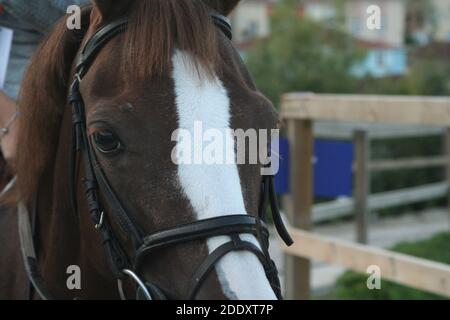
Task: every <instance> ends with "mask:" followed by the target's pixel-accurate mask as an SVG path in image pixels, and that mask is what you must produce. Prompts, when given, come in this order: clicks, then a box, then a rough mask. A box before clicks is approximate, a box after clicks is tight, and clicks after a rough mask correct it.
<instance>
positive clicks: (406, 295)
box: [334, 232, 450, 300]
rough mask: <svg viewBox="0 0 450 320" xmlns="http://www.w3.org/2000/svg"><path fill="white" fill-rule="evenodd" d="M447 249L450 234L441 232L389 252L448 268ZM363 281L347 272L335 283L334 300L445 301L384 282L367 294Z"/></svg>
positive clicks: (363, 279)
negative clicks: (431, 261) (440, 264)
mask: <svg viewBox="0 0 450 320" xmlns="http://www.w3.org/2000/svg"><path fill="white" fill-rule="evenodd" d="M449 247H450V232H444V233H440V234H438V235H435V236H434V237H432V238H430V239H427V240H424V241H418V242H402V243H400V244H397V245H395V246H394V247H393V248H392V250H393V251H396V252H401V253H405V254H409V255H412V256H416V257H421V258H425V259H428V260H433V261H438V262H442V263H446V264H450V250H449ZM381 272H383V271H381ZM381 276H383V273H381ZM366 281H367V276H365V275H362V274H359V273H355V272H350V271H349V272H346V273H344V274H343V275H342V276H341V277H340V278H339V279H338V280H337V283H336V288H335V291H334V296H335V297H336V298H337V299H355V300H356V299H357V300H369V299H370V300H372V299H375V300H380V299H382V300H399V299H402V300H406V299H446V297H442V296H438V295H435V294H431V293H428V292H424V291H421V290H417V289H413V288H410V287H407V286H403V285H399V284H396V283H393V282H390V281H384V280H382V281H381V290H369V289H367V286H366Z"/></svg>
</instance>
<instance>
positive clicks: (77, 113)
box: [19, 14, 292, 300]
mask: <svg viewBox="0 0 450 320" xmlns="http://www.w3.org/2000/svg"><path fill="white" fill-rule="evenodd" d="M211 17H212V19H213V21H214V23H215V25H216V26H217V27H218V28H220V29H221V30H222V32H223V33H224V34H225V35H226V36H227V37H228V38H230V39H231V37H232V31H231V26H230V24H229V21H228V19H227V18H226V17H223V16H221V15H218V14H212V15H211ZM127 23H128V20H127V19H125V18H124V19H120V20H117V21H115V22H113V23H110V24H108V25H106V26H104V27H103V28H101V29H100V30H99V31H97V32H96V33H95V34H94V35H93V36H92V37H91V38H90V39H89V40H88V41H87V42H86V44H85V45H84V47H83V49H82V50H81V51H80V53H79V55H78V58H77V64H76V75H75V80H74V82H73V84H72V86H71V89H70V94H69V103H70V105H71V106H72V124H73V126H72V127H73V136H72V137H73V139H72V155H71V159H72V161H71V180H72V181H71V188H72V190H71V194H72V204H73V207H74V209H75V210H76V211H77V207H76V203H77V199H76V192H75V189H76V171H77V170H76V168H77V167H78V163H77V159H78V158H80V157H81V159H82V162H83V167H84V179H83V181H82V183H83V186H84V191H85V199H86V201H87V205H88V209H89V213H90V216H91V218H92V221H93V223H94V225H95V228H96V229H97V231H98V232H99V234H100V236H101V238H102V244H103V246H104V249H105V252H106V256H107V257H108V262H109V265H110V268H111V271H112V272H113V274H114V276H115V277H116V279H118V286H119V293H120V296H121V298H122V299H126V297H125V294H124V290H123V281H124V280H126V279H127V278H130V279H132V280H133V281H134V282H135V283H136V285H137V287H138V290H137V298H143V299H155V300H158V299H161V300H162V299H166V298H167V295H166V293H165V292H163V291H162V290H161V289H160V288H158V287H157V286H156V285H154V284H152V283H146V282H145V281H143V280H142V279H141V278H140V276H139V273H140V271H141V269H142V266H143V261H144V259H145V257H148V256H149V255H150V254H152V253H153V252H155V251H157V250H161V249H164V248H167V247H170V246H173V245H175V244H179V243H186V242H191V241H195V240H206V239H209V238H212V237H217V236H228V237H229V238H230V241H229V242H226V243H225V244H223V245H221V246H219V247H218V248H217V249H215V250H214V251H213V252H212V253H211V254H209V255H208V256H207V258H206V259H205V260H204V261H203V262H202V263H201V264H200V266H199V267H198V269H197V271H196V272H195V273H194V275H193V277H192V279H191V281H190V284H189V291H188V292H189V295H188V297H187V298H188V299H194V298H195V297H196V295H197V293H198V291H199V289H200V288H201V286H202V284H203V282H204V281H205V279H206V277H207V276H208V274H209V273H210V272H211V271H212V270H213V269H214V267H215V265H216V264H217V263H218V261H219V260H220V259H221V258H222V257H224V256H225V255H226V254H227V253H230V252H232V251H249V252H252V253H254V254H255V255H256V257H257V258H258V259H259V260H260V261H261V263H262V265H263V266H264V270H265V272H266V276H267V278H268V280H269V282H270V284H271V286H272V288H273V290H274V292H275V294H276V295H277V297H278V298H280V299H281V289H280V282H279V278H278V272H277V269H276V266H275V264H274V262H273V261H272V260H271V258H270V256H269V252H268V245H269V243H268V238H269V233H268V230H267V227H266V211H267V210H266V209H267V208H268V206H269V205H270V207H271V211H272V215H273V221H274V225H275V227H276V229H277V231H278V233H279V234H280V236H281V238H282V239H283V240H284V242H285V243H286V244H287V245H290V244H292V239H291V238H290V236H289V234H288V232H287V230H286V228H285V226H284V225H283V222H282V219H281V216H280V213H279V211H278V207H277V203H276V196H275V190H274V185H273V176H264V177H263V183H262V197H261V201H260V207H259V214H258V217H253V216H250V215H226V216H220V217H217V218H211V219H206V220H199V221H195V222H193V223H189V224H184V225H178V226H175V227H172V228H168V229H165V230H161V231H158V232H156V233H153V234H150V235H145V234H144V232H143V231H142V230H141V229H140V228H139V226H138V225H137V224H136V223H135V221H134V220H133V218H132V216H130V215H129V214H128V212H127V210H125V208H124V206H123V205H122V203H121V201H120V200H119V198H118V197H117V195H116V194H115V192H114V189H113V187H112V186H111V184H110V183H109V181H108V179H107V177H106V175H105V174H104V172H103V170H102V168H101V165H100V164H99V162H98V161H97V159H96V156H95V152H94V150H93V147H92V143H91V141H90V139H89V136H88V133H87V128H86V114H85V104H84V101H83V98H82V96H81V93H80V84H81V82H82V80H83V78H84V76H85V75H86V74H87V72H88V71H89V68H90V66H91V65H92V63H93V62H94V60H95V58H96V56H97V54H98V53H99V52H100V50H101V49H102V48H103V47H104V46H105V45H106V44H107V43H108V41H109V40H111V39H112V38H113V37H115V36H116V35H118V34H119V33H121V32H123V31H124V30H125V29H126V27H127ZM100 193H101V194H102V196H103V197H104V199H105V200H106V202H107V204H108V205H107V207H108V208H110V210H109V211H108V214H106V210H107V209H106V207H105V206H104V205H102V203H101V200H100ZM19 211H20V210H19ZM110 221H114V225H115V226H118V227H119V229H120V231H121V233H122V234H123V235H124V236H126V237H127V238H128V240H129V242H130V243H131V246H132V248H133V250H134V251H133V252H134V256H132V257H128V256H127V255H126V254H125V250H124V249H123V247H122V245H121V243H120V242H119V240H118V237H116V235H115V233H114V232H113V229H112V226H111V223H110ZM19 225H20V224H19ZM28 229H29V228H28ZM22 233H23V232H22ZM240 234H252V235H254V236H255V237H256V238H257V239H258V241H259V245H260V248H259V247H258V246H256V245H255V244H253V243H251V242H249V241H244V240H241V238H240V237H239V235H240ZM25 238H27V237H25ZM21 241H22V244H23V242H24V240H23V237H22V236H21ZM22 246H23V245H22ZM24 256H25V262H26V266H27V271H29V272H28V275H29V277H30V280H31V283H32V284H33V285H34V287H35V289H36V291H37V292H38V293H39V294H40V295H41V297H42V298H44V299H45V298H47V299H48V298H50V297H49V295H48V294H46V293H43V292H46V291H45V290H43V289H42V288H40V287H41V285H40V283H41V282H42V281H37V280H40V279H36V278H38V277H37V276H36V274H37V271H36V268H32V270H31V272H30V265H29V261H30V257H29V256H27V254H24ZM27 264H28V265H27Z"/></svg>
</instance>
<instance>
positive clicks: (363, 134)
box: [354, 130, 370, 244]
mask: <svg viewBox="0 0 450 320" xmlns="http://www.w3.org/2000/svg"><path fill="white" fill-rule="evenodd" d="M354 142H355V174H354V176H355V190H354V195H355V221H356V240H357V241H358V242H359V243H363V244H367V242H368V220H369V219H368V215H369V209H368V197H369V194H370V172H369V169H368V163H369V161H370V156H369V154H370V150H369V148H370V146H369V139H368V135H367V131H366V130H356V131H355V136H354Z"/></svg>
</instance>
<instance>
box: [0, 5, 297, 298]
mask: <svg viewBox="0 0 450 320" xmlns="http://www.w3.org/2000/svg"><path fill="white" fill-rule="evenodd" d="M238 3H239V0H140V1H131V0H115V1H112V0H94V1H92V3H91V4H90V5H88V6H85V7H83V8H82V10H81V26H80V28H79V29H74V30H72V29H69V28H68V27H67V23H66V19H67V17H64V18H62V19H61V20H60V21H59V22H58V23H57V25H56V26H55V28H54V29H53V31H52V32H50V34H49V35H48V36H47V37H46V38H45V40H44V41H43V42H42V44H41V45H40V46H39V48H38V49H37V51H36V53H35V55H34V57H33V58H32V61H31V63H30V66H29V68H28V70H27V72H26V75H25V79H24V82H23V87H22V91H21V95H20V101H19V107H20V110H21V116H20V119H19V128H20V134H19V142H18V143H19V145H18V151H17V154H18V157H17V185H16V187H15V201H17V202H18V203H19V206H18V207H19V209H18V211H17V212H16V211H13V212H9V213H7V214H2V215H0V257H1V259H0V298H1V299H119V298H122V299H128V298H129V299H131V298H136V299H155V300H157V299H199V300H203V299H218V300H222V299H223V300H228V299H277V298H281V290H280V284H279V280H278V274H277V270H276V266H275V265H274V263H273V261H272V260H271V259H270V256H269V254H268V250H267V249H268V240H267V238H268V233H267V228H266V218H265V211H266V209H267V206H268V204H270V206H271V208H272V210H271V211H272V214H273V220H274V223H275V226H276V227H277V230H278V231H279V233H280V235H281V236H282V237H283V239H287V240H285V241H286V242H290V239H289V237H288V235H287V234H286V230H285V229H284V226H283V225H282V221H281V218H280V216H279V212H278V211H277V208H276V200H275V196H274V190H273V181H272V178H273V176H271V175H266V176H263V175H262V174H261V169H262V167H264V166H266V165H267V164H262V163H257V164H250V163H243V164H240V163H239V164H238V163H237V162H236V161H234V162H233V163H231V164H230V163H227V164H209V163H196V164H186V163H176V162H174V161H173V154H174V150H178V151H179V149H180V148H181V142H180V141H179V140H177V139H173V136H174V132H177V130H180V129H183V130H187V131H188V132H193V131H194V124H195V123H196V122H201V123H202V124H203V125H204V126H205V127H207V128H215V129H218V130H219V131H220V132H228V130H231V129H242V130H249V129H254V130H268V131H270V130H272V129H276V128H277V127H278V126H279V123H280V121H279V117H278V114H277V112H276V110H275V108H274V106H273V105H272V103H271V102H270V101H269V100H268V99H267V98H265V97H264V95H263V94H261V93H260V92H259V91H258V90H257V88H256V86H255V84H254V83H253V81H252V79H251V76H250V74H249V71H248V70H247V68H246V67H245V65H244V63H243V61H242V59H241V57H240V55H239V53H238V52H237V50H236V49H235V48H234V47H233V45H232V42H231V40H230V38H231V35H232V32H231V27H230V26H229V22H228V20H227V18H226V16H228V15H229V14H230V13H231V11H232V10H233V9H234V8H235V7H236V6H237V4H238ZM225 149H226V151H227V152H231V153H232V156H233V157H235V156H236V154H235V153H236V148H235V145H234V144H231V145H230V146H227V147H225ZM175 154H177V153H176V152H175ZM18 230H19V231H18Z"/></svg>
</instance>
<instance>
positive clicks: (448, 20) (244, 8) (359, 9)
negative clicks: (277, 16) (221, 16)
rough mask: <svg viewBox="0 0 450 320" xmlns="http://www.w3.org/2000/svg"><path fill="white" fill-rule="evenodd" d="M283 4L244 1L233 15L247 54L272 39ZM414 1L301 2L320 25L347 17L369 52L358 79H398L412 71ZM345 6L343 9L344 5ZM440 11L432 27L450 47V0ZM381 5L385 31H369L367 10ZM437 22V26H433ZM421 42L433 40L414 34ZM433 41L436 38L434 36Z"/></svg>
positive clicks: (435, 2)
mask: <svg viewBox="0 0 450 320" xmlns="http://www.w3.org/2000/svg"><path fill="white" fill-rule="evenodd" d="M280 1H281V0H244V1H242V2H241V4H240V5H239V7H238V8H237V9H236V11H235V12H234V13H233V15H232V22H233V26H234V29H235V42H236V44H237V46H238V48H240V49H241V50H245V49H247V48H248V47H250V46H251V45H252V42H253V40H255V39H259V38H264V37H267V36H268V35H269V34H270V15H271V12H272V9H273V6H274V5H276V4H277V2H280ZM409 1H414V0H372V1H369V0H347V1H344V2H338V1H333V0H299V16H307V17H309V18H311V19H314V20H316V21H323V22H324V23H326V22H327V21H331V20H336V17H337V16H339V15H342V17H343V19H342V20H343V24H344V28H345V29H346V30H347V31H348V32H349V33H350V34H352V35H353V36H354V37H355V38H356V40H357V41H358V43H359V45H360V46H361V47H363V48H365V49H366V50H367V56H366V58H365V59H364V61H363V62H362V63H361V64H359V65H357V66H355V67H354V68H353V69H352V73H354V74H355V75H356V76H359V77H363V76H366V75H371V76H374V77H396V76H401V75H403V74H405V73H406V72H407V67H408V51H407V50H406V43H405V38H406V33H407V28H408V26H407V9H408V5H410V4H411V2H409ZM339 3H341V4H343V5H340V6H339ZM430 4H431V5H432V7H433V8H434V10H433V12H434V16H433V21H432V24H433V26H434V36H433V38H434V39H435V40H436V41H441V42H442V41H444V42H450V0H430ZM371 5H377V6H378V7H379V8H380V10H381V24H380V28H379V29H370V28H368V27H367V19H368V17H369V15H368V13H367V8H368V7H369V6H371ZM430 23H431V22H430ZM414 32H415V35H416V36H417V37H418V38H424V39H425V38H426V39H425V40H426V41H425V40H424V41H423V44H426V43H429V42H430V40H428V38H429V37H425V36H423V37H422V36H421V35H422V34H426V33H424V32H422V30H420V29H417V30H414ZM430 37H431V35H430Z"/></svg>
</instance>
